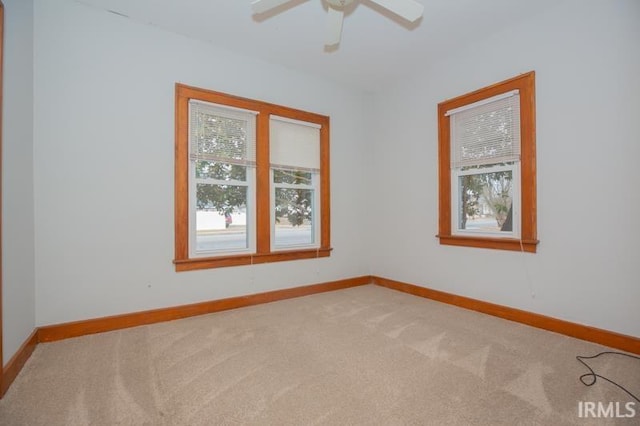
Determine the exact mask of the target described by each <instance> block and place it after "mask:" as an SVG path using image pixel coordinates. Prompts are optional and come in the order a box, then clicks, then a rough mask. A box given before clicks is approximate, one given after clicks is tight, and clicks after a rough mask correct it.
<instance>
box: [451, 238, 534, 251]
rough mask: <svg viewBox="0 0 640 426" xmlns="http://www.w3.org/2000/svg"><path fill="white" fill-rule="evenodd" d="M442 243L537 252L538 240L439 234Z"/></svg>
mask: <svg viewBox="0 0 640 426" xmlns="http://www.w3.org/2000/svg"><path fill="white" fill-rule="evenodd" d="M438 237H439V238H440V244H443V245H448V246H461V247H478V248H488V249H497V250H511V251H525V252H527V253H535V252H536V246H537V245H538V241H537V240H536V241H529V240H518V239H513V238H487V237H482V238H477V237H466V236H459V235H438Z"/></svg>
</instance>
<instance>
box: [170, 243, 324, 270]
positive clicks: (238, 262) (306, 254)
mask: <svg viewBox="0 0 640 426" xmlns="http://www.w3.org/2000/svg"><path fill="white" fill-rule="evenodd" d="M331 250H333V249H331V248H320V249H304V250H287V251H277V252H270V253H264V254H258V253H254V254H241V255H234V256H219V257H202V258H192V259H176V260H174V261H173V263H174V264H175V266H176V272H183V271H193V270H197V269H210V268H223V267H226V266H242V265H256V264H259V263H271V262H285V261H288V260H299V259H314V258H319V257H329V256H330V255H331Z"/></svg>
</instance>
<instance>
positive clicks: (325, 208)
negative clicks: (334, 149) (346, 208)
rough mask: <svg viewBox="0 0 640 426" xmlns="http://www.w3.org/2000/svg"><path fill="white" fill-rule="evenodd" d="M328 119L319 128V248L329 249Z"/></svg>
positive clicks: (329, 181)
mask: <svg viewBox="0 0 640 426" xmlns="http://www.w3.org/2000/svg"><path fill="white" fill-rule="evenodd" d="M329 126H330V125H329V118H327V119H326V120H325V123H324V124H323V125H322V127H321V128H320V211H321V217H320V246H321V247H322V248H324V249H328V248H329V247H331V202H330V199H331V195H330V194H331V188H330V186H331V179H330V161H329V159H330V152H329V151H330V146H329V138H330V137H329V135H330V133H331V130H330V127H329Z"/></svg>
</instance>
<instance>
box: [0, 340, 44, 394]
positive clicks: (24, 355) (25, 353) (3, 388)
mask: <svg viewBox="0 0 640 426" xmlns="http://www.w3.org/2000/svg"><path fill="white" fill-rule="evenodd" d="M37 344H38V330H37V329H36V330H33V332H32V333H31V335H30V336H29V337H28V338H27V340H26V341H25V342H24V343H23V344H22V346H20V348H19V349H18V351H17V352H16V353H15V355H13V357H11V359H10V360H9V362H8V363H7V365H5V366H4V368H3V369H2V383H1V384H0V398H2V397H3V396H4V394H5V393H6V392H7V390H8V389H9V386H11V384H12V383H13V381H14V380H15V379H16V377H18V374H19V373H20V371H21V370H22V367H24V365H25V363H26V362H27V360H28V359H29V357H31V354H32V353H33V351H34V349H35V348H36V345H37Z"/></svg>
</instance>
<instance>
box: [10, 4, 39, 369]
mask: <svg viewBox="0 0 640 426" xmlns="http://www.w3.org/2000/svg"><path fill="white" fill-rule="evenodd" d="M3 3H4V5H5V38H4V43H5V44H4V47H5V52H4V53H5V56H4V99H3V102H4V108H3V117H2V118H3V119H2V121H3V129H2V130H3V131H2V133H3V135H2V140H3V145H4V146H3V153H2V154H3V158H2V220H3V223H2V248H3V253H2V275H3V277H2V281H3V289H2V290H3V294H2V296H3V298H2V299H3V300H2V303H3V306H2V314H3V318H2V323H3V326H4V327H3V328H4V329H3V336H2V337H3V361H4V363H5V364H6V363H7V362H8V361H9V359H11V357H12V356H13V354H14V353H15V352H16V351H17V350H18V348H19V347H20V345H22V343H23V342H24V341H25V340H26V339H27V337H29V335H30V334H31V332H32V331H33V329H34V326H35V325H34V324H35V311H34V309H35V296H34V280H35V279H34V234H33V233H34V223H33V118H32V117H33V2H32V1H30V0H4V1H3Z"/></svg>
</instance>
